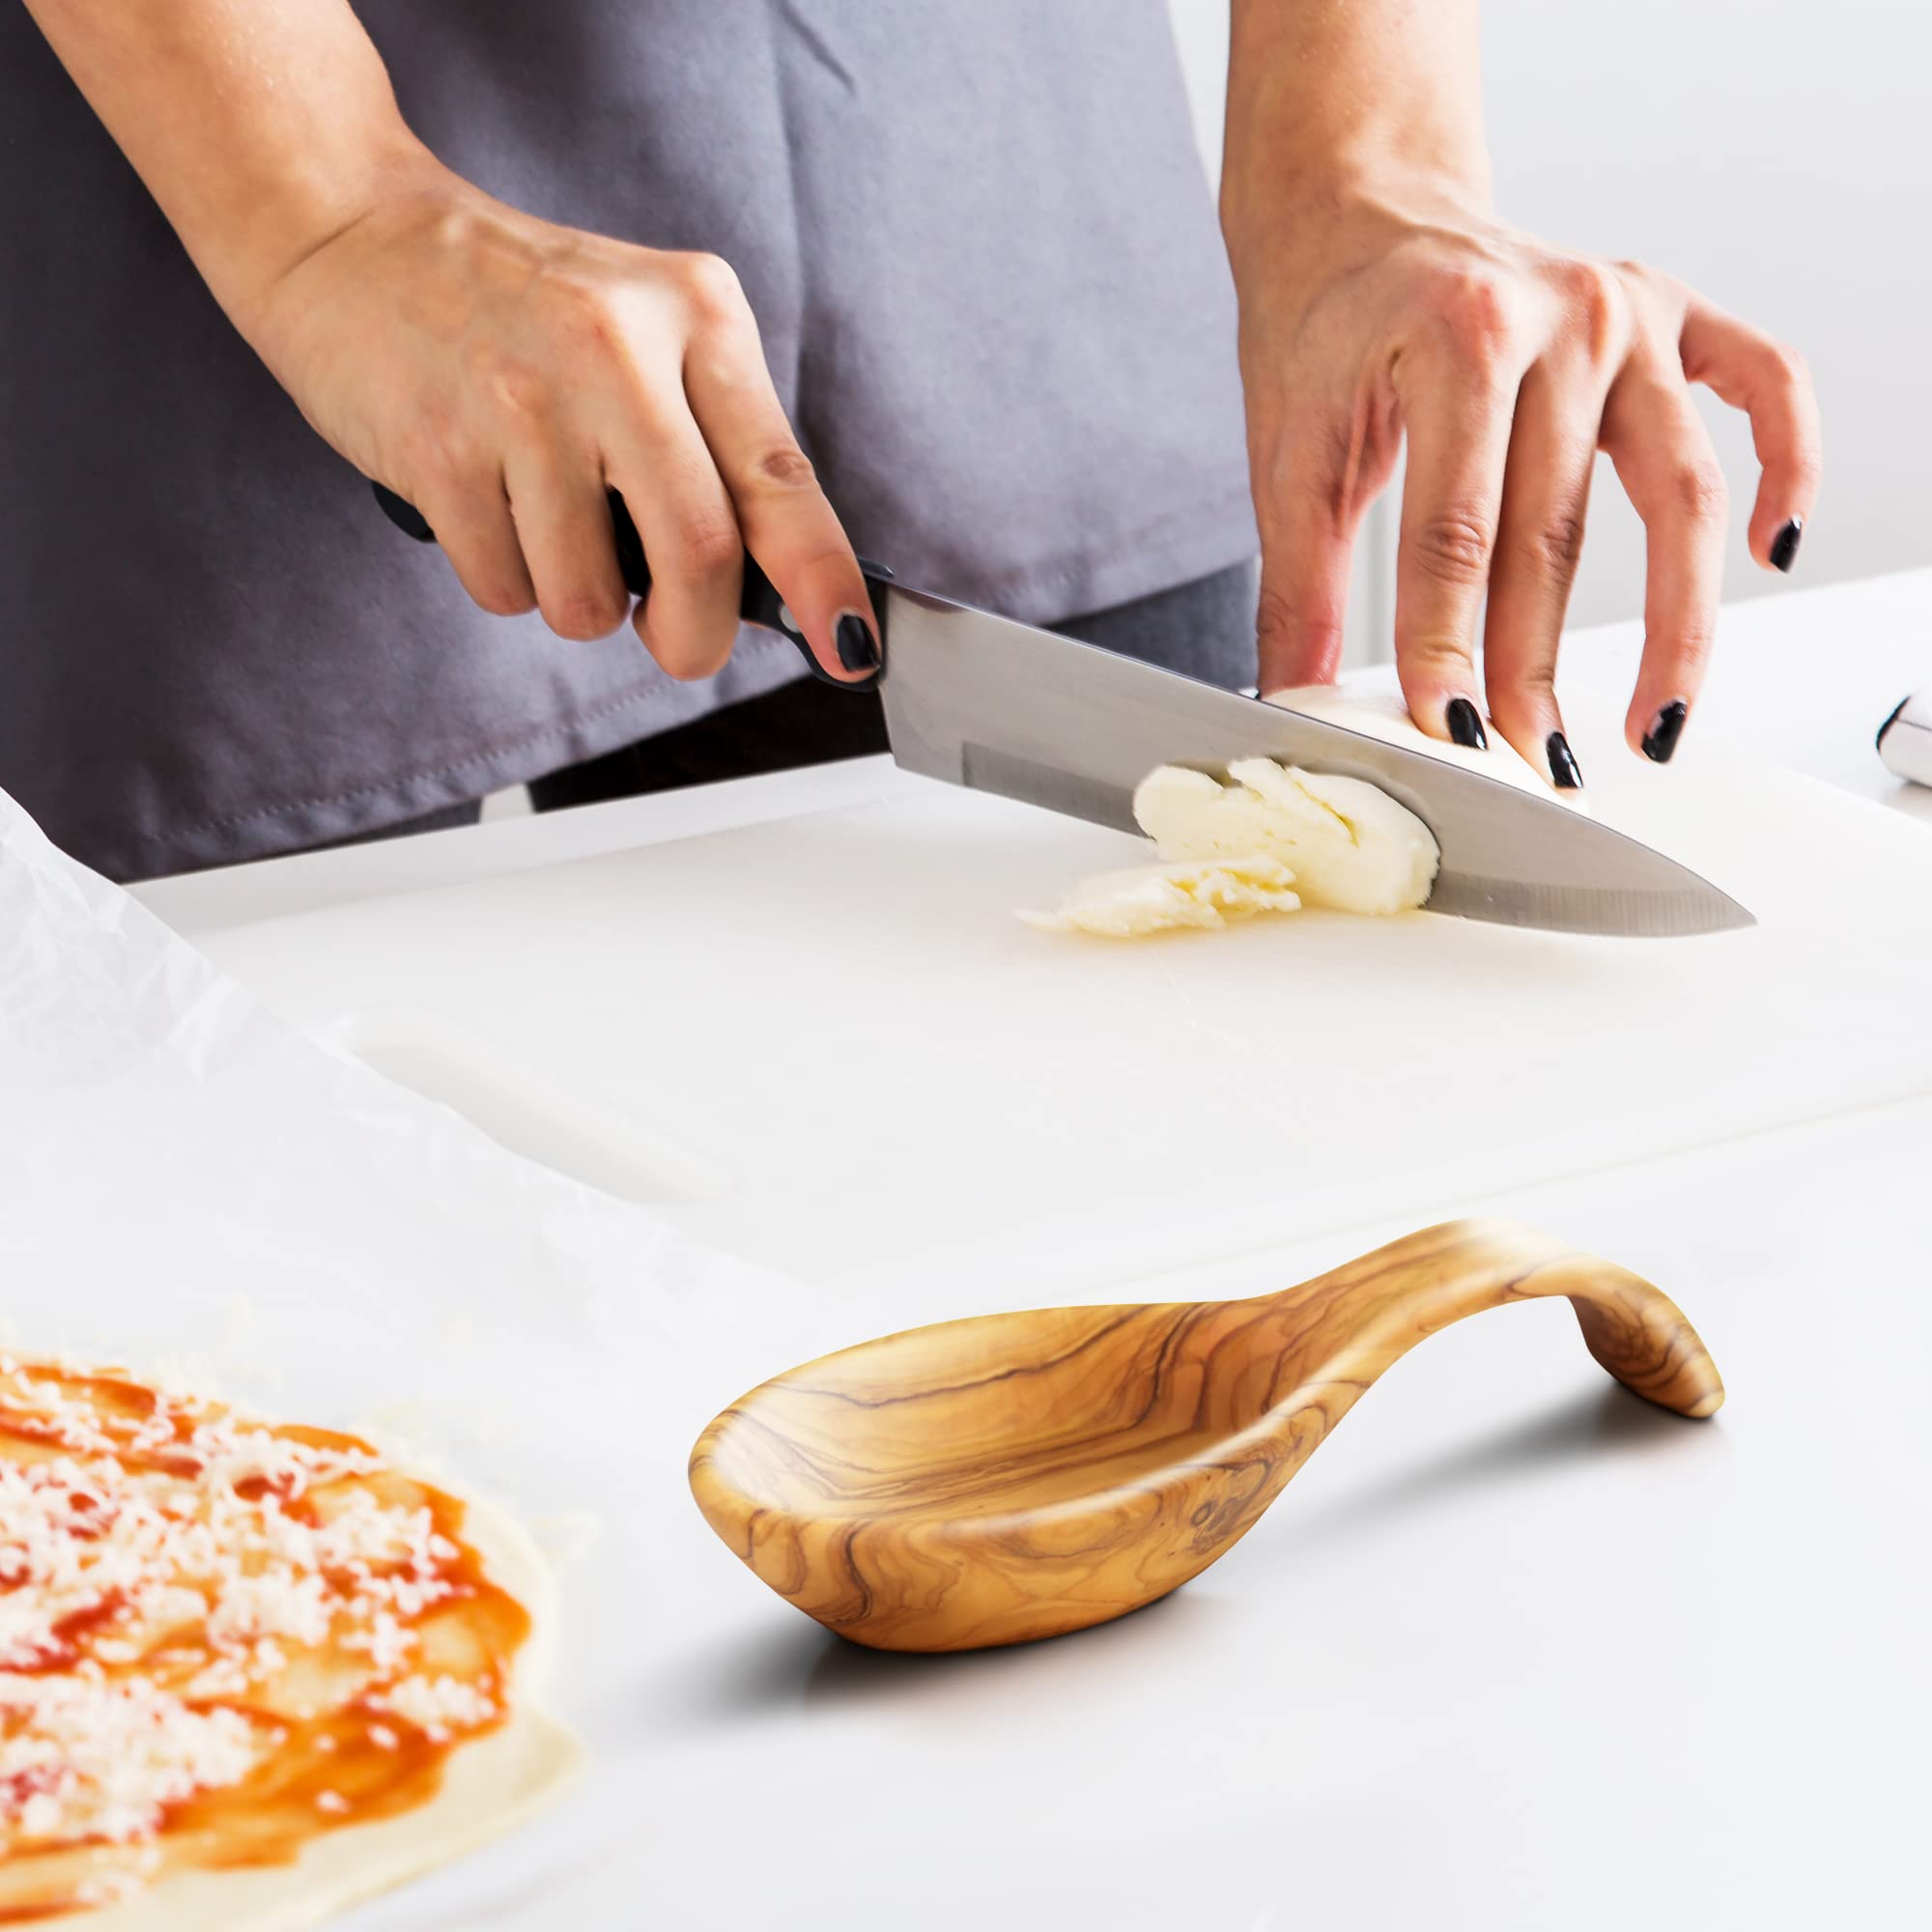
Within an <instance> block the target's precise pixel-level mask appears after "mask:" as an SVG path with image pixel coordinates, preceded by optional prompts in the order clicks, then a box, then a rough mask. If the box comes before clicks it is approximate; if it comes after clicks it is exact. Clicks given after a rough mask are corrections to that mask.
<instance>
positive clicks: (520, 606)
mask: <svg viewBox="0 0 1932 1932" xmlns="http://www.w3.org/2000/svg"><path fill="white" fill-rule="evenodd" d="M470 595H471V596H472V598H473V599H474V601H475V603H476V606H477V608H478V609H479V610H482V611H488V612H489V613H490V614H491V616H493V617H522V616H526V615H527V614H528V613H529V612H530V611H534V610H535V609H536V608H537V600H536V597H535V595H534V594H533V593H532V592H531V591H529V590H527V589H526V588H525V587H524V585H522V584H513V583H502V582H492V583H486V584H484V585H483V586H482V587H481V588H480V589H477V590H474V591H472V592H471V593H470Z"/></svg>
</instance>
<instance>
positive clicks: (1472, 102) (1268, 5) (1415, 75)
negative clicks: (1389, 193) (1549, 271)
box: [1221, 0, 1490, 245]
mask: <svg viewBox="0 0 1932 1932" xmlns="http://www.w3.org/2000/svg"><path fill="white" fill-rule="evenodd" d="M1478 28H1479V8H1478V0H1233V37H1232V42H1231V45H1230V56H1229V65H1228V131H1227V156H1226V162H1225V165H1224V168H1223V172H1222V186H1221V208H1222V219H1223V223H1224V225H1225V226H1226V227H1228V229H1229V231H1230V242H1231V245H1238V244H1237V241H1236V237H1237V234H1238V233H1239V232H1241V231H1245V230H1246V229H1248V228H1250V227H1252V226H1253V225H1255V223H1256V221H1257V219H1258V218H1262V217H1264V216H1265V214H1266V212H1267V211H1268V210H1270V209H1274V208H1279V207H1281V206H1283V205H1284V204H1285V203H1286V202H1288V201H1290V200H1305V199H1306V198H1307V197H1308V196H1310V195H1311V194H1312V195H1321V194H1323V193H1327V192H1330V191H1332V186H1333V185H1334V184H1338V183H1344V182H1346V183H1351V184H1354V183H1366V184H1371V185H1375V184H1381V183H1387V184H1390V185H1396V184H1399V183H1404V182H1413V181H1436V182H1441V183H1443V184H1445V185H1453V186H1454V187H1455V188H1456V189H1458V190H1460V191H1461V192H1463V193H1465V194H1470V195H1475V196H1478V197H1480V198H1481V199H1483V200H1485V201H1487V199H1488V195H1489V177H1490V169H1489V156H1488V151H1487V148H1486V145H1485V142H1484V139H1483V126H1482V94H1481V53H1480V38H1479V31H1478Z"/></svg>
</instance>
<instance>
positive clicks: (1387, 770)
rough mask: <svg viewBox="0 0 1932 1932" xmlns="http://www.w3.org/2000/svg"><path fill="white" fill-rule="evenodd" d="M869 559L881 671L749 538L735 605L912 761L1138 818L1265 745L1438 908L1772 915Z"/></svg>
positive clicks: (1010, 793)
mask: <svg viewBox="0 0 1932 1932" xmlns="http://www.w3.org/2000/svg"><path fill="white" fill-rule="evenodd" d="M375 493H376V500H377V502H378V503H379V504H380V505H381V506H382V510H383V514H384V516H386V517H387V518H388V519H389V521H390V522H391V523H392V524H394V525H395V526H396V527H397V528H398V529H400V530H402V531H404V532H405V533H407V534H408V535H410V536H412V537H413V538H415V540H416V541H417V542H418V543H434V542H435V540H436V532H435V531H434V530H432V529H431V528H430V526H429V524H428V523H427V522H426V521H425V519H424V518H423V516H422V514H421V512H420V511H418V510H417V509H416V508H415V507H414V506H413V505H412V504H411V503H408V502H406V501H405V500H404V499H403V498H402V497H398V496H397V495H396V494H395V493H394V492H393V491H390V490H387V489H384V486H383V485H382V484H380V483H378V484H376V485H375ZM609 496H610V500H611V527H612V532H613V534H614V536H615V539H616V547H617V560H618V565H619V568H620V569H621V570H622V572H623V577H624V582H625V583H626V584H627V585H628V586H629V587H630V589H631V591H632V593H633V594H634V595H636V596H639V597H642V596H644V595H646V594H647V593H648V592H649V590H650V584H651V577H650V565H649V562H648V561H647V559H646V558H645V556H644V547H643V544H642V543H641V542H640V541H639V536H638V531H637V526H636V525H635V524H634V523H633V522H632V520H631V514H630V511H629V510H628V508H627V507H626V506H625V503H624V499H623V497H620V496H619V495H618V494H617V493H616V492H615V491H614V490H612V491H611V492H609ZM860 561H861V565H862V567H863V569H864V570H865V573H866V576H867V580H868V581H869V582H870V583H871V586H872V598H873V603H874V605H875V607H876V610H877V614H878V616H879V618H880V629H881V631H882V633H883V641H884V644H885V659H886V662H885V666H884V668H882V669H881V670H880V671H878V672H875V673H873V674H872V675H871V676H868V677H867V678H864V679H861V680H857V681H849V682H848V681H845V680H841V679H838V678H835V677H832V676H831V675H830V673H828V672H827V671H826V670H825V669H824V668H823V667H822V666H820V664H819V663H818V661H817V659H816V658H815V657H814V656H813V655H812V653H811V649H810V645H808V644H807V642H806V641H805V639H804V636H803V635H802V634H801V632H800V631H799V628H798V626H797V624H796V622H795V621H794V620H793V617H792V613H791V612H790V611H788V610H787V609H786V608H785V606H784V602H783V600H782V599H781V597H780V596H779V593H778V591H777V590H776V589H775V588H774V587H773V585H772V582H771V580H770V579H769V578H767V577H766V576H765V574H764V572H763V571H762V570H760V569H759V568H758V566H757V564H756V563H755V562H754V561H753V559H752V558H751V557H750V556H747V557H746V559H745V579H744V590H743V602H742V604H741V606H740V615H741V616H742V617H743V619H744V621H745V622H746V623H748V624H758V625H762V626H763V627H765V628H766V629H768V630H773V631H776V632H778V633H779V635H780V636H781V637H785V638H789V639H791V641H792V642H793V643H794V644H795V645H796V646H797V647H798V650H799V652H800V654H801V656H803V658H804V659H805V662H806V665H807V666H808V668H810V670H811V671H812V673H813V674H814V675H815V676H817V677H820V678H823V679H824V680H825V681H826V682H827V683H828V684H834V685H838V686H839V688H840V689H842V690H847V691H869V690H874V689H876V690H877V691H878V693H879V695H880V696H881V697H882V698H883V700H884V703H885V713H886V733H887V738H888V741H889V742H890V744H891V746H892V752H893V757H894V758H895V761H896V762H897V763H898V764H900V765H902V766H903V767H904V768H905V769H906V770H907V771H912V772H921V773H923V774H924V775H925V776H926V777H928V778H936V779H944V780H946V781H948V782H949V783H952V784H958V785H965V786H967V787H969V788H970V789H973V790H976V791H989V792H997V793H999V794H1000V795H1001V796H1002V797H1004V798H1013V799H1019V800H1021V801H1023V802H1024V803H1026V804H1028V805H1038V806H1044V807H1045V808H1046V809H1047V810H1050V811H1059V812H1064V813H1067V814H1069V815H1070V816H1072V817H1075V818H1086V819H1091V820H1092V821H1093V822H1094V824H1096V825H1107V826H1112V827H1114V828H1115V829H1116V830H1118V831H1122V832H1133V831H1137V830H1138V829H1139V828H1138V827H1137V826H1136V825H1135V823H1134V814H1133V796H1134V788H1135V787H1136V786H1137V785H1138V784H1139V783H1140V781H1141V780H1142V779H1144V778H1146V777H1147V775H1148V773H1150V772H1151V771H1152V770H1153V769H1154V767H1155V766H1156V765H1193V766H1195V767H1197V768H1198V769H1200V770H1202V771H1205V772H1211V773H1212V774H1213V775H1214V776H1215V777H1216V778H1222V779H1225V778H1226V777H1227V768H1228V764H1229V762H1230V760H1232V759H1235V758H1254V757H1270V758H1275V759H1277V760H1279V761H1280V762H1281V763H1283V764H1293V765H1299V766H1301V767H1302V768H1303V769H1304V770H1306V771H1311V772H1330V773H1336V774H1339V775H1340V776H1342V777H1344V778H1356V779H1365V780H1367V781H1368V782H1369V783H1371V784H1375V785H1379V786H1380V787H1381V788H1382V790H1384V791H1385V792H1387V793H1388V794H1389V795H1390V797H1392V798H1394V799H1395V800H1397V801H1398V802H1399V803H1400V804H1402V805H1405V806H1406V807H1407V808H1408V810H1410V811H1412V812H1414V813H1415V815H1416V816H1417V817H1418V818H1419V819H1421V820H1422V821H1423V823H1424V824H1425V825H1427V826H1428V827H1429V829H1430V831H1431V832H1432V833H1434V834H1435V842H1436V844H1437V845H1438V846H1440V847H1441V851H1442V864H1441V868H1440V870H1439V871H1438V872H1437V873H1436V875H1435V887H1434V889H1433V890H1432V891H1431V893H1430V895H1429V900H1428V904H1427V906H1426V908H1425V910H1427V911H1429V912H1439V913H1450V914H1454V915H1457V916H1460V917H1461V918H1463V919H1477V920H1488V921H1490V922H1492V923H1495V924H1499V925H1529V926H1540V927H1542V928H1544V929H1546V930H1548V931H1553V932H1586V933H1601V934H1611V935H1623V936H1631V937H1639V938H1663V937H1679V936H1683V935H1686V934H1690V933H1700V932H1721V931H1724V930H1725V929H1727V928H1729V927H1733V926H1741V925H1755V924H1756V923H1757V922H1756V921H1755V920H1754V919H1753V918H1752V917H1751V915H1750V914H1749V913H1748V912H1747V911H1746V910H1745V908H1744V907H1743V906H1741V905H1740V904H1738V902H1737V901H1736V900H1735V899H1733V898H1731V897H1730V896H1729V895H1727V894H1724V893H1721V892H1719V890H1718V888H1717V887H1716V886H1714V885H1712V884H1711V883H1710V882H1709V881H1708V880H1705V879H1701V878H1699V877H1698V876H1697V874H1696V873H1695V872H1693V871H1691V870H1690V868H1689V867H1684V866H1680V865H1679V864H1678V863H1677V862H1676V861H1675V860H1674V859H1668V858H1666V857H1665V856H1664V855H1663V854H1662V852H1657V851H1654V850H1652V848H1651V847H1650V846H1648V845H1645V844H1643V843H1641V842H1640V841H1639V840H1637V839H1635V838H1629V837H1627V836H1626V835H1625V834H1623V833H1621V832H1613V831H1611V830H1610V829H1609V828H1608V827H1607V826H1604V825H1599V824H1598V823H1597V822H1596V821H1595V820H1594V819H1590V818H1585V817H1583V816H1581V815H1580V814H1579V813H1577V812H1575V811H1572V810H1570V809H1569V808H1568V807H1567V806H1561V805H1558V804H1557V803H1556V801H1555V799H1554V798H1549V799H1540V798H1537V797H1536V796H1534V795H1533V794H1532V793H1529V792H1525V791H1521V790H1519V789H1518V788H1517V787H1516V786H1514V785H1509V784H1504V783H1503V782H1502V781H1501V780H1499V779H1491V778H1485V777H1484V776H1482V774H1481V773H1478V772H1471V771H1467V770H1465V769H1464V768H1463V767H1462V766H1460V765H1452V764H1450V763H1449V762H1448V761H1447V760H1446V759H1442V758H1434V757H1431V756H1430V755H1429V754H1428V753H1426V752H1412V751H1409V750H1407V749H1406V747H1404V746H1401V745H1391V744H1388V743H1386V742H1385V741H1383V740H1382V739H1379V738H1371V737H1369V736H1367V735H1365V734H1364V733H1362V732H1360V731H1350V729H1348V728H1347V726H1345V725H1333V724H1330V723H1328V722H1327V721H1326V720H1323V719H1318V718H1303V717H1301V716H1299V715H1298V714H1297V713H1295V712H1293V711H1288V710H1284V709H1283V708H1282V707H1281V706H1280V705H1278V704H1264V703H1263V702H1262V701H1261V699H1260V698H1255V697H1242V696H1237V695H1236V694H1235V693H1232V692H1227V691H1223V690H1221V689H1220V688H1219V687H1218V686H1217V685H1211V684H1203V683H1201V682H1200V681H1199V680H1198V679H1195V678H1191V677H1183V676H1181V675H1180V674H1179V672H1177V671H1170V670H1162V669H1160V668H1157V667H1155V666H1153V665H1147V664H1142V663H1140V662H1138V661H1137V660H1135V659H1132V658H1124V657H1122V656H1120V655H1119V654H1118V653H1116V652H1113V651H1103V650H1101V649H1099V648H1098V647H1097V646H1095V645H1093V644H1083V643H1080V642H1078V641H1076V640H1075V639H1071V638H1063V637H1062V636H1060V635H1059V633H1057V632H1054V631H1039V630H1036V629H1034V628H1033V627H1032V626H1031V625H1029V624H1021V623H1016V622H1014V621H1013V620H1012V619H1011V618H1009V617H997V616H994V615H993V614H992V612H990V611H976V610H974V609H973V608H972V607H971V606H970V605H966V604H953V603H951V602H949V601H948V600H947V599H946V598H944V597H935V596H933V595H932V594H931V593H930V592H928V591H923V590H912V589H908V588H906V587H904V586H902V585H900V584H899V583H897V582H895V581H894V579H893V574H892V572H891V571H889V570H887V569H885V568H884V567H883V566H882V565H879V564H873V563H867V562H865V560H864V559H863V558H861V560H860Z"/></svg>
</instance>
